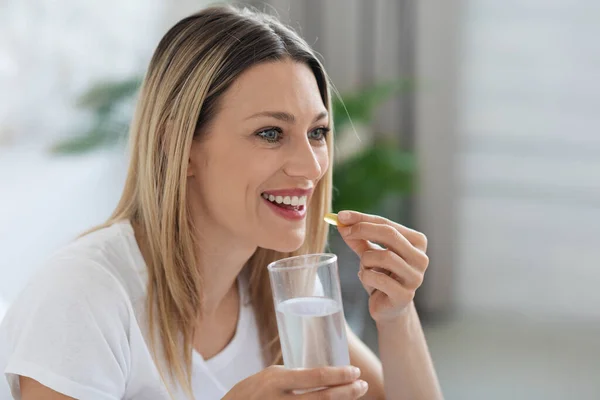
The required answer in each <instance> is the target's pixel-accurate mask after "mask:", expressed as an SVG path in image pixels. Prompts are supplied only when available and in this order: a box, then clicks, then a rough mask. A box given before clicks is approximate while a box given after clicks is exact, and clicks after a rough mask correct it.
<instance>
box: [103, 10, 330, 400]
mask: <svg viewBox="0 0 600 400" xmlns="http://www.w3.org/2000/svg"><path fill="white" fill-rule="evenodd" d="M283 59H292V60H294V61H297V62H301V63H305V64H306V65H308V66H309V67H310V68H311V70H312V72H313V73H314V75H315V78H316V81H317V84H318V87H319V91H320V95H321V97H322V100H323V103H324V104H325V106H326V107H327V109H328V110H329V111H330V112H331V104H330V94H329V93H330V89H329V81H328V78H327V75H326V73H325V70H324V68H323V66H322V64H321V63H320V62H319V60H318V58H317V57H316V56H315V53H314V52H313V51H312V50H311V49H310V47H309V46H308V44H307V43H306V42H305V41H304V40H303V39H301V38H300V37H299V36H298V35H297V34H296V33H295V32H294V31H293V30H291V29H290V28H288V27H286V26H284V25H283V24H281V23H280V22H279V21H278V20H277V19H276V18H274V17H272V16H269V15H266V14H262V13H259V12H255V11H251V10H248V9H239V8H234V7H230V6H222V7H211V8H207V9H204V10H203V11H201V12H199V13H197V14H194V15H192V16H190V17H187V18H185V19H183V20H181V21H180V22H178V23H177V24H176V25H175V26H173V27H172V28H171V29H170V30H169V31H168V32H167V33H166V34H165V36H164V37H163V38H162V40H161V41H160V43H159V44H158V47H157V49H156V51H155V53H154V55H153V57H152V60H151V62H150V65H149V68H148V71H147V74H146V76H145V79H144V81H143V83H142V87H141V90H140V94H139V99H138V104H137V107H136V112H135V116H134V119H133V122H132V125H131V129H130V147H131V160H130V165H129V170H128V174H127V180H126V183H125V188H124V191H123V194H122V196H121V199H120V201H119V203H118V205H117V207H116V209H115V211H114V213H113V214H112V216H111V217H110V218H109V220H108V221H107V222H106V223H105V224H103V225H102V227H105V226H109V225H111V224H113V223H115V222H117V221H120V220H124V219H128V220H130V221H131V222H132V224H135V225H136V226H138V227H139V228H140V229H141V230H142V231H143V236H144V240H145V243H144V244H145V245H146V246H145V250H146V253H145V254H144V256H145V258H146V263H147V268H148V298H147V313H148V321H149V326H150V342H151V343H150V345H151V348H152V351H153V355H154V357H155V361H156V362H157V365H158V367H159V371H160V373H161V376H162V377H163V380H165V383H166V384H167V387H168V388H169V386H170V385H169V384H168V383H167V382H166V379H165V376H168V377H169V378H171V379H174V380H175V381H176V382H177V383H178V384H179V385H180V386H181V387H182V388H183V389H184V390H185V392H186V393H187V394H188V395H189V396H190V397H193V395H192V391H191V359H192V351H193V346H192V340H193V337H194V329H195V328H194V327H195V323H196V321H197V318H198V316H199V315H200V310H201V307H200V303H201V293H202V288H203V286H204V284H205V282H204V281H203V279H202V276H201V275H200V274H199V271H198V268H197V267H196V257H195V254H196V253H195V252H196V249H195V245H194V243H195V240H194V235H193V232H194V227H193V226H192V221H191V218H190V215H189V212H188V208H187V207H186V196H187V187H186V182H187V179H186V170H187V165H188V159H189V153H190V147H191V144H192V140H194V139H195V138H198V137H200V136H201V135H202V134H203V133H204V132H206V131H207V130H209V129H210V123H211V120H212V118H213V117H214V116H215V114H216V113H217V112H218V109H219V105H220V104H219V99H220V98H221V95H222V94H223V93H224V92H225V91H226V90H227V88H228V87H229V86H230V85H231V84H232V82H233V81H234V80H235V79H236V77H238V76H239V75H240V74H241V73H242V72H244V71H245V70H246V69H248V68H249V67H251V66H253V65H256V64H259V63H263V62H270V61H277V60H283ZM330 119H331V116H330ZM332 136H333V135H328V139H327V140H328V148H329V156H330V159H331V160H333V154H332V152H333V145H332ZM331 179H332V178H331V168H329V171H327V173H326V175H325V176H324V177H323V178H322V179H321V181H320V182H319V183H318V185H317V186H316V188H315V192H314V195H313V198H312V200H311V204H310V207H309V208H308V215H307V222H306V223H307V231H306V240H305V242H304V244H303V245H302V247H301V248H300V249H299V250H297V251H295V252H294V253H287V254H284V253H279V252H276V251H273V250H268V249H263V248H259V249H258V250H257V251H256V252H255V253H254V254H253V255H252V257H251V258H250V259H249V260H248V262H247V265H246V268H247V270H248V271H249V274H250V275H249V276H250V278H249V292H250V293H249V295H250V299H251V303H252V305H253V307H254V312H255V315H256V320H257V324H258V327H259V330H260V339H261V342H262V345H263V349H264V361H265V362H266V363H267V364H277V363H281V361H282V358H281V346H280V343H279V338H278V335H277V324H276V318H275V310H274V307H273V300H272V297H271V286H270V282H269V277H268V272H267V264H269V263H270V262H271V261H274V260H277V259H280V258H284V257H288V256H292V255H296V254H307V253H319V252H322V251H323V249H324V247H325V244H326V240H327V227H326V224H323V223H322V222H321V221H322V220H321V218H322V215H323V214H324V213H326V212H328V211H329V209H330V204H331ZM197 223H198V222H197ZM98 228H101V227H98ZM98 228H96V229H98ZM200 228H201V227H200ZM154 332H157V333H158V336H159V337H158V339H159V340H158V341H157V338H156V335H155V333H154ZM158 354H161V356H158ZM163 362H164V369H166V371H167V372H168V374H165V371H164V369H163V367H161V365H162V363H163ZM169 391H171V389H169Z"/></svg>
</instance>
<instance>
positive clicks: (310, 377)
mask: <svg viewBox="0 0 600 400" xmlns="http://www.w3.org/2000/svg"><path fill="white" fill-rule="evenodd" d="M287 371H288V373H287V374H285V375H284V376H283V379H282V384H283V386H281V388H282V389H284V390H294V389H314V388H320V387H329V386H339V385H344V384H348V383H352V382H354V381H355V380H357V379H358V377H359V376H360V370H359V369H358V368H356V367H321V368H310V369H290V370H287Z"/></svg>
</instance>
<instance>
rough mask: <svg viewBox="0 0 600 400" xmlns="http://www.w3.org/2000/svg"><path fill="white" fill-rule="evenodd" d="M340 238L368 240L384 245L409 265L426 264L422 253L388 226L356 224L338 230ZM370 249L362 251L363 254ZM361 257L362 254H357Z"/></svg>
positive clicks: (366, 223)
mask: <svg viewBox="0 0 600 400" xmlns="http://www.w3.org/2000/svg"><path fill="white" fill-rule="evenodd" d="M340 233H341V234H342V237H343V238H345V239H348V240H361V239H362V240H368V241H370V242H375V243H379V244H382V245H384V246H385V247H387V248H388V249H390V250H392V251H393V252H394V253H396V254H398V255H399V256H400V257H402V258H404V259H405V260H406V261H407V262H409V263H410V264H411V265H413V264H414V265H416V266H419V267H421V266H423V265H426V264H427V262H428V259H427V256H426V255H425V253H424V252H422V251H421V250H419V249H417V248H416V247H414V246H413V245H412V244H411V243H410V242H409V241H408V239H407V238H405V237H404V236H403V235H402V234H401V233H400V232H398V231H397V230H396V229H394V228H393V227H391V226H390V225H382V224H376V223H373V222H358V223H356V224H354V225H350V226H346V227H343V228H340ZM367 250H370V249H366V248H365V249H363V253H364V252H365V251H367ZM359 256H361V257H362V254H359Z"/></svg>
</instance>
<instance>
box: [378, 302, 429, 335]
mask: <svg viewBox="0 0 600 400" xmlns="http://www.w3.org/2000/svg"><path fill="white" fill-rule="evenodd" d="M415 319H416V320H417V321H418V316H417V312H416V309H415V305H414V303H413V302H410V304H409V305H407V306H406V308H405V309H404V311H403V312H402V313H400V314H398V315H397V316H396V317H394V318H389V319H382V320H380V321H375V326H376V327H377V331H378V332H379V334H382V333H387V332H391V333H396V334H398V333H401V332H407V331H409V330H410V327H411V326H413V325H414V322H415Z"/></svg>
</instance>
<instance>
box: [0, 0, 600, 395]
mask: <svg viewBox="0 0 600 400" xmlns="http://www.w3.org/2000/svg"><path fill="white" fill-rule="evenodd" d="M206 4H210V2H209V1H201V0H196V1H191V0H178V1H173V0H144V1H142V0H130V1H127V2H123V1H116V0H104V1H103V2H80V1H73V0H62V1H60V2H54V1H50V0H0V254H1V255H2V256H1V257H0V318H2V314H3V312H4V309H5V308H6V307H7V306H8V305H9V304H10V302H11V301H12V299H14V298H15V296H16V295H17V294H18V292H19V291H20V290H21V289H22V288H23V285H24V284H25V282H26V281H27V279H28V278H29V277H30V276H31V274H32V273H33V272H34V271H35V270H36V269H37V268H39V267H40V265H42V263H43V261H44V259H45V258H47V257H48V256H49V255H50V254H51V253H52V252H53V251H54V250H55V249H56V248H58V247H59V246H61V245H63V244H64V243H67V242H68V241H69V240H71V239H72V238H73V237H74V236H76V235H77V234H78V233H80V232H81V231H83V230H85V229H86V228H88V227H90V226H91V225H94V224H97V223H100V222H102V221H103V220H104V219H105V218H106V217H107V216H108V215H109V214H110V212H111V211H112V208H113V207H114V206H115V204H116V201H117V199H118V197H119V194H120V191H121V188H122V185H123V182H124V176H125V168H126V165H127V159H126V155H125V154H126V151H125V137H126V129H127V124H128V121H129V118H130V115H131V109H132V107H133V101H134V99H135V93H136V88H137V83H138V82H139V78H140V76H141V75H143V73H144V70H145V68H146V66H147V63H148V62H149V59H150V57H151V54H152V51H153V49H154V47H155V46H156V45H157V43H158V41H159V39H160V37H161V36H162V35H163V34H164V33H165V32H166V30H167V29H168V28H169V27H170V26H171V25H172V24H174V23H175V22H176V21H177V20H179V19H180V18H182V17H184V16H187V15H188V14H190V13H192V12H194V11H196V10H198V9H200V8H202V7H203V6H205V5H206ZM238 4H249V5H252V6H254V7H257V8H259V9H261V10H267V11H268V12H270V13H276V14H278V15H279V17H280V18H281V19H282V20H283V21H284V22H286V23H288V24H290V25H291V26H292V27H294V28H295V29H297V30H299V31H300V33H301V34H302V35H303V36H304V37H305V38H306V39H307V41H308V42H309V43H310V44H311V45H312V46H313V47H314V48H315V49H316V50H317V51H318V52H319V53H320V54H321V56H322V59H323V60H324V63H325V66H326V68H327V70H328V72H329V74H330V76H331V78H332V81H333V83H334V85H335V86H336V88H337V90H338V91H339V93H340V98H339V99H337V100H336V102H335V104H334V106H335V110H336V111H338V112H337V113H336V126H337V128H338V129H337V132H336V142H337V145H336V146H337V155H336V160H335V171H336V172H335V182H334V183H335V186H336V193H335V204H334V208H335V209H336V210H339V209H342V208H355V209H358V210H361V211H367V212H375V213H379V214H383V215H386V216H389V217H390V218H393V219H395V220H397V221H399V222H401V223H403V224H405V225H408V226H411V227H414V228H415V229H418V230H421V231H423V232H424V233H426V234H427V236H428V237H429V241H430V245H429V255H430V259H431V264H430V268H429V270H428V272H427V276H426V281H425V283H424V285H423V287H422V288H421V289H420V291H419V293H418V298H417V306H418V308H419V311H420V313H421V315H422V319H423V323H424V326H425V331H426V335H427V338H428V341H429V345H430V348H431V352H432V356H433V358H434V361H435V364H436V368H437V371H438V374H439V377H440V380H441V383H442V388H443V391H444V394H445V396H446V398H447V399H450V400H453V399H457V400H467V399H478V400H479V399H566V398H576V399H598V398H600V383H599V381H598V376H600V290H597V289H596V288H597V287H598V285H599V284H600V156H599V155H600V42H599V41H598V38H599V37H600V23H599V21H600V3H599V2H597V1H595V0H579V1H571V0H519V1H517V0H504V1H493V0H462V1H459V0H452V1H431V0H423V1H419V2H416V1H409V0H369V1H367V0H270V1H247V2H245V3H244V2H238ZM344 105H345V107H344ZM346 111H347V112H346ZM367 178H368V179H367ZM336 235H337V234H336V233H334V232H333V231H332V235H331V241H330V246H331V250H332V251H334V252H336V253H337V254H339V255H340V258H341V261H340V270H341V278H342V282H343V288H344V289H343V291H344V302H345V310H346V317H347V319H348V320H349V322H350V324H351V325H352V327H353V329H354V330H355V331H356V332H357V333H358V334H359V335H360V336H361V337H362V338H363V339H364V340H365V341H366V342H367V344H368V345H369V346H371V347H372V348H373V349H374V350H375V351H377V341H376V336H375V332H374V328H373V325H372V322H371V321H370V318H369V316H368V311H367V308H366V307H367V306H366V304H367V303H366V301H367V298H366V295H365V293H364V291H363V290H362V287H361V286H360V285H359V283H358V280H357V278H356V271H357V269H358V263H357V260H356V258H355V257H353V255H352V254H349V253H348V251H347V250H346V249H345V247H344V246H343V245H342V244H341V243H340V241H339V238H338V237H337V236H336Z"/></svg>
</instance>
